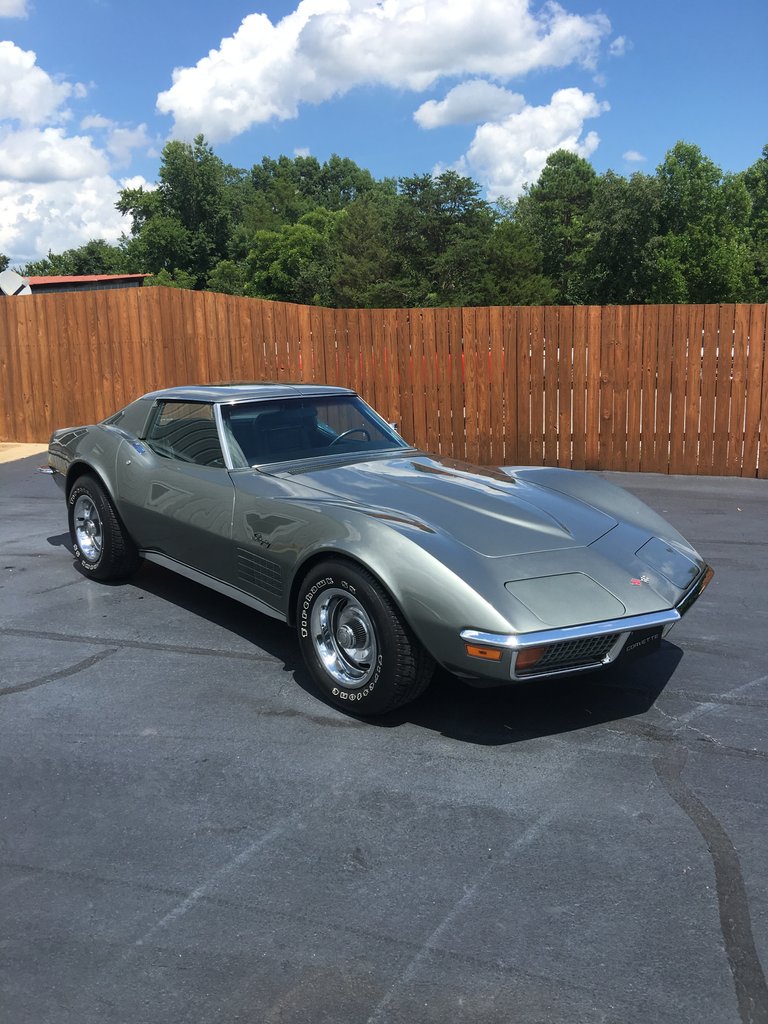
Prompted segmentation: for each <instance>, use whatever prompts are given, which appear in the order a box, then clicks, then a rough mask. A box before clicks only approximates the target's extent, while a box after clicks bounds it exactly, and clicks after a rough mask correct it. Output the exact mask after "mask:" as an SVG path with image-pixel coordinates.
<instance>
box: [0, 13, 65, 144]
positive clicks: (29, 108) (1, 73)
mask: <svg viewBox="0 0 768 1024" xmlns="http://www.w3.org/2000/svg"><path fill="white" fill-rule="evenodd" d="M0 2H1V0H0ZM81 88H84V87H81ZM78 92H79V89H78V88H77V87H76V86H73V85H71V84H70V83H69V82H57V81H55V80H54V79H53V78H51V76H50V75H48V74H46V72H45V71H43V69H42V68H40V67H38V65H37V56H36V54H35V53H34V52H33V51H32V50H22V49H21V48H20V47H18V46H16V44H15V43H11V42H8V41H7V40H5V41H3V42H0V118H1V119H2V120H13V121H20V122H21V123H22V124H46V123H47V122H50V121H52V120H54V119H55V120H61V117H62V110H61V108H62V106H63V105H64V103H66V101H67V100H68V99H69V98H70V97H71V96H73V95H75V96H76V95H77V93H78Z"/></svg>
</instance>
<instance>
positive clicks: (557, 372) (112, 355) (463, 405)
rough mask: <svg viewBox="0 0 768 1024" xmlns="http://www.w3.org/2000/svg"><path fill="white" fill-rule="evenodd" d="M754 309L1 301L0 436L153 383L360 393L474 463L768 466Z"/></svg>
mask: <svg viewBox="0 0 768 1024" xmlns="http://www.w3.org/2000/svg"><path fill="white" fill-rule="evenodd" d="M767 321H768V305H746V304H743V305H742V304H739V305H707V306H704V305H695V306H606V307H599V306H547V307H492V308H465V309H386V310H339V309H322V308H319V307H315V306H295V305H291V304H288V303H282V302H269V301H264V300H260V299H244V298H239V297H234V296H228V295H218V294H214V293H211V292H190V291H181V290H177V289H168V288H143V289H141V288H137V289H127V290H116V291H101V292H85V293H76V292H75V293H68V294H64V295H37V296H36V295H31V296H24V297H16V298H3V299H0V375H1V377H2V380H1V382H0V386H1V388H2V390H1V391H0V402H2V408H0V440H12V441H46V440H47V439H48V436H49V434H50V432H51V430H52V429H53V428H54V427H60V426H70V425H77V424H81V423H92V422H95V421H97V420H99V419H102V418H103V417H105V416H107V415H109V414H110V413H111V412H114V411H115V410H117V409H119V408H120V407H121V406H123V405H125V404H126V403H127V402H129V401H130V400H131V399H133V398H136V397H137V396H139V395H141V394H143V393H145V392H146V391H150V390H152V389H154V388H159V387H167V386H170V385H174V384H188V383H208V382H214V381H219V382H221V381H252V380H276V381H314V382H322V383H328V384H341V385H345V386H349V387H352V388H354V389H355V390H356V391H359V392H360V393H361V394H362V395H363V397H364V398H365V399H367V401H368V402H370V404H371V405H373V406H374V407H375V408H376V409H377V410H378V411H379V412H380V413H382V415H384V416H385V417H386V418H387V419H389V420H393V421H396V422H397V423H398V425H399V429H400V431H401V433H402V434H403V436H404V437H405V438H407V439H408V440H409V441H411V442H412V443H414V444H415V445H417V446H418V447H420V448H426V449H428V450H430V451H435V452H440V453H441V454H443V455H448V456H452V457H455V458H458V459H468V460H470V461H472V462H480V463H484V464H502V465H516V464H531V465H548V466H565V467H569V468H575V469H584V468H586V469H612V470H629V471H638V470H639V471H651V472H659V473H690V474H696V473H698V474H709V475H713V474H714V475H731V476H760V477H768V346H767V345H766V327H767Z"/></svg>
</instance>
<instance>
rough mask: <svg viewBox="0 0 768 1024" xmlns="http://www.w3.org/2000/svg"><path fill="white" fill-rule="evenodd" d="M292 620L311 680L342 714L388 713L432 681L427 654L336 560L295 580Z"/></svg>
mask: <svg viewBox="0 0 768 1024" xmlns="http://www.w3.org/2000/svg"><path fill="white" fill-rule="evenodd" d="M296 623H297V628H298V634H299V646H300V647H301V652H302V655H303V657H304V661H305V663H306V665H307V668H308V669H309V671H310V673H311V674H312V677H313V679H314V680H315V682H316V683H317V685H318V686H319V687H320V689H321V690H322V692H323V693H324V694H325V696H326V697H327V698H328V699H329V700H330V701H331V703H333V704H335V705H336V706H337V707H340V708H343V709H344V710H345V711H346V710H349V711H353V712H355V713H356V714H360V715H381V714H384V713H385V712H387V711H392V710H393V709H394V708H397V707H400V706H401V705H403V704H407V703H408V702H409V701H412V700H414V699H415V698H416V697H418V696H419V694H421V693H422V692H423V691H424V690H425V689H426V687H427V686H428V684H429V681H430V679H431V678H432V671H433V668H434V663H433V661H432V659H431V658H430V657H429V655H428V654H427V652H426V651H425V650H424V648H423V647H422V646H421V644H420V643H419V642H418V640H417V639H416V637H415V636H414V635H413V633H412V631H411V630H410V629H409V627H408V625H407V623H406V622H405V620H404V619H403V617H402V616H401V614H400V612H399V611H398V609H397V607H396V606H395V604H394V603H393V601H392V599H391V598H390V597H389V595H388V594H387V593H386V591H385V590H384V589H383V587H382V586H381V585H380V584H379V583H378V582H377V580H376V579H374V577H373V576H372V575H371V574H370V573H369V572H366V570H365V569H362V568H359V567H357V566H355V565H352V564H350V563H346V562H341V561H328V562H323V563H321V564H319V565H317V566H315V567H314V568H313V569H312V570H311V571H310V572H309V573H308V574H307V576H306V577H305V578H304V582H303V583H302V585H301V589H300V591H299V598H298V605H297V609H296Z"/></svg>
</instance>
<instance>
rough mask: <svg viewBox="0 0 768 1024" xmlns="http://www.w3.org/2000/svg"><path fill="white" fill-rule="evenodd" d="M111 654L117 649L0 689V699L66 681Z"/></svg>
mask: <svg viewBox="0 0 768 1024" xmlns="http://www.w3.org/2000/svg"><path fill="white" fill-rule="evenodd" d="M111 654H117V648H116V647H111V648H110V649H109V650H107V651H100V652H99V653H98V654H91V655H90V656H89V657H88V658H83V659H82V661H78V662H77V664H75V665H70V666H69V668H60V669H59V670H58V671H57V672H49V673H48V674H47V675H44V676H39V677H38V678H37V679H31V680H30V681H29V682H28V683H18V684H16V685H15V686H3V687H1V688H0V697H5V696H7V695H8V694H11V693H23V692H24V691H25V690H34V689H35V688H36V687H38V686H45V685H46V684H47V683H55V682H58V680H59V679H67V678H68V677H69V676H76V675H78V673H80V672H84V671H85V670H86V669H88V668H92V667H93V666H94V665H97V664H98V663H99V662H100V661H103V660H104V659H105V658H108V657H109V656H110V655H111Z"/></svg>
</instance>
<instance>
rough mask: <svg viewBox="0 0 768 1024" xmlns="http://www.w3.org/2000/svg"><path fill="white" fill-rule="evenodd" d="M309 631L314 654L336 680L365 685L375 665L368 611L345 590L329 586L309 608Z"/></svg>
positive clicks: (375, 648) (375, 650)
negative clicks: (310, 612) (310, 609)
mask: <svg viewBox="0 0 768 1024" xmlns="http://www.w3.org/2000/svg"><path fill="white" fill-rule="evenodd" d="M310 633H311V637H312V643H313V645H314V648H315V652H316V654H317V657H318V658H319V660H320V662H321V664H322V665H323V667H324V668H325V671H326V672H327V673H328V675H329V676H331V677H332V678H333V679H334V680H335V681H336V682H337V683H340V684H341V685H342V686H345V687H347V688H350V689H357V688H358V687H362V686H365V684H366V683H367V682H368V680H369V679H370V678H371V676H372V675H373V671H374V669H375V667H376V658H377V654H378V644H377V642H376V631H375V629H374V626H373V623H372V622H371V620H370V618H369V616H368V613H367V612H366V610H365V608H363V606H362V605H361V604H360V602H359V601H358V600H357V598H355V597H354V596H353V595H352V594H350V593H349V591H347V590H338V589H336V588H334V587H329V588H328V589H327V590H323V591H322V593H321V594H320V595H318V598H317V600H316V602H315V604H314V605H313V607H312V614H311V618H310Z"/></svg>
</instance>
